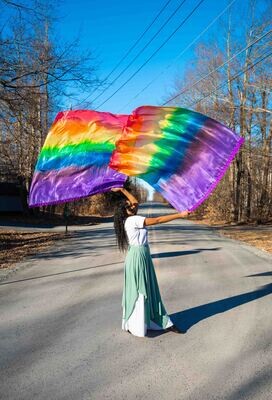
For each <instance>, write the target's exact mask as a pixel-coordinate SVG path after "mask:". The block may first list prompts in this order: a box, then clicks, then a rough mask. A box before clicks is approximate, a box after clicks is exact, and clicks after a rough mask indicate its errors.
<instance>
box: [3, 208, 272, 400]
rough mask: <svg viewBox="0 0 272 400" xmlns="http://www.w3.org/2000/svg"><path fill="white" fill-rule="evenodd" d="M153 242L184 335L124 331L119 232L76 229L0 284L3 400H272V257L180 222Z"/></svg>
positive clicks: (157, 230)
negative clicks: (116, 237) (117, 234)
mask: <svg viewBox="0 0 272 400" xmlns="http://www.w3.org/2000/svg"><path fill="white" fill-rule="evenodd" d="M149 211H150V210H149V209H148V207H143V208H142V209H141V210H140V212H139V213H140V214H142V215H146V214H147V213H148V212H149ZM153 212H155V213H158V214H162V213H166V212H169V210H168V209H165V208H161V207H159V206H158V205H154V208H153ZM73 229H76V228H73ZM149 239H150V246H151V251H152V255H153V258H154V265H155V269H156V273H157V278H158V281H159V286H160V291H161V295H162V298H163V301H164V305H165V307H166V309H167V311H168V313H169V314H170V315H171V317H172V319H173V320H174V322H175V323H176V324H177V325H178V326H180V327H182V328H183V329H184V328H185V329H186V330H187V332H186V334H184V335H179V334H175V333H172V332H154V331H153V332H151V331H150V333H149V336H148V337H145V338H137V337H134V336H132V335H130V334H129V333H126V332H124V331H122V330H121V316H122V310H121V297H122V287H123V260H124V256H123V255H122V254H119V253H118V251H117V249H116V246H115V239H114V235H113V227H112V223H105V224H101V225H97V226H91V227H81V228H78V229H76V231H75V232H74V237H72V238H69V239H67V240H65V241H60V242H57V243H56V245H55V247H53V248H51V249H48V250H46V252H44V253H43V254H40V255H39V256H36V257H33V258H31V259H29V260H28V261H26V262H24V263H22V265H21V266H20V268H19V269H18V270H17V271H16V273H14V274H12V275H11V276H10V277H9V278H8V279H7V280H5V281H2V282H0V398H1V400H32V399H33V400H34V399H35V400H90V399H95V400H100V399H110V400H115V399H116V400H121V399H128V400H134V399H149V400H153V399H154V400H155V399H156V400H157V399H162V400H164V399H167V400H183V399H184V400H213V399H220V400H221V399H222V400H223V399H224V400H252V399H254V400H271V398H272V345H271V332H272V308H271V297H272V296H271V293H272V283H271V277H272V258H271V256H269V255H266V254H265V253H264V252H261V251H259V250H255V249H254V248H252V247H250V246H247V245H243V244H241V243H239V242H235V241H233V240H230V239H226V238H222V237H219V236H217V235H216V234H215V233H214V232H213V231H212V230H210V229H208V228H206V227H204V226H199V225H196V224H193V223H192V222H188V221H184V220H179V221H173V222H171V223H168V224H164V225H160V226H158V227H153V228H152V229H151V228H150V230H149Z"/></svg>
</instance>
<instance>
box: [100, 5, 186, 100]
mask: <svg viewBox="0 0 272 400" xmlns="http://www.w3.org/2000/svg"><path fill="white" fill-rule="evenodd" d="M185 1H186V0H182V1H181V2H180V4H179V5H178V7H177V8H176V9H175V10H174V11H173V12H172V14H171V15H170V16H169V17H168V18H167V20H166V21H165V22H164V24H163V25H162V26H161V27H160V28H159V29H158V30H157V32H156V33H155V34H154V35H153V36H152V38H151V39H150V40H149V41H148V42H147V43H146V44H145V45H144V47H143V48H142V49H141V50H140V51H139V52H138V53H137V54H136V56H135V57H134V58H133V59H132V60H131V61H130V62H129V64H128V65H127V66H126V67H125V68H124V69H122V71H121V72H120V73H119V75H117V77H116V78H115V79H114V80H113V81H112V82H111V83H110V84H109V85H108V86H107V87H106V88H105V89H104V90H103V91H102V92H101V93H100V94H99V95H98V96H96V97H95V98H94V99H93V102H94V101H96V100H97V99H98V98H99V97H101V96H102V95H103V94H104V93H105V92H106V91H107V90H108V89H109V88H110V87H111V86H113V85H114V84H115V82H116V81H117V80H118V79H119V78H120V77H121V76H122V75H123V74H124V73H125V72H126V71H127V70H128V69H129V67H130V66H131V65H132V64H133V63H134V62H135V61H136V60H137V58H138V57H139V56H140V55H141V54H142V53H143V52H144V51H145V49H146V48H147V47H148V46H149V45H150V43H152V42H153V40H154V39H155V38H156V37H157V36H158V35H159V34H160V32H161V31H162V30H163V28H164V27H165V26H166V25H167V24H168V22H169V21H171V19H172V18H173V17H174V16H175V15H176V13H177V12H178V11H179V9H180V8H181V7H182V6H183V4H184V3H185Z"/></svg>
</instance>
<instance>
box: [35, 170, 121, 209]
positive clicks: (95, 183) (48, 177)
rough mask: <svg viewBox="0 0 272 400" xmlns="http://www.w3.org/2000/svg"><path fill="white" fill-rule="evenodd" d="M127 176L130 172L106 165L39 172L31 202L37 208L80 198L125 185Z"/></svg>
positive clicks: (36, 175) (36, 174)
mask: <svg viewBox="0 0 272 400" xmlns="http://www.w3.org/2000/svg"><path fill="white" fill-rule="evenodd" d="M126 179H127V176H126V175H124V174H121V173H120V172H117V171H114V170H113V169H111V168H109V167H106V166H105V167H99V168H91V169H90V168H89V167H85V168H77V167H68V168H64V169H61V170H53V171H47V172H35V173H34V176H33V180H32V184H31V185H32V190H31V193H30V196H29V199H28V205H29V207H37V206H43V205H49V204H58V203H64V202H68V201H72V200H76V199H80V198H82V197H86V196H90V195H93V194H96V193H102V192H106V191H108V190H110V189H111V188H114V187H120V186H123V185H124V183H125V181H126Z"/></svg>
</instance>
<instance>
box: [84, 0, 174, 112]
mask: <svg viewBox="0 0 272 400" xmlns="http://www.w3.org/2000/svg"><path fill="white" fill-rule="evenodd" d="M171 1H172V0H168V1H166V3H164V5H163V7H162V8H161V9H160V11H159V12H158V14H157V15H156V17H155V18H154V19H153V21H152V22H151V23H150V24H149V25H148V26H147V27H146V29H145V30H144V32H143V33H142V34H141V35H140V36H139V38H138V39H137V40H136V42H134V43H133V45H132V46H131V47H130V48H129V49H128V51H127V52H126V53H125V54H124V56H123V57H122V58H121V60H120V61H119V62H118V63H117V64H116V65H115V67H114V68H113V69H112V70H111V71H110V73H109V74H108V75H107V76H106V78H105V79H104V80H103V81H102V82H101V84H100V86H101V85H103V83H104V82H107V80H108V79H109V77H110V76H111V75H112V74H113V73H114V72H115V71H116V70H117V68H118V67H119V66H120V65H121V64H122V62H123V61H124V60H125V59H126V58H127V57H128V55H129V54H130V53H131V52H132V50H133V49H134V48H135V47H136V46H137V44H138V43H139V42H140V41H141V40H142V38H143V37H144V36H145V34H146V33H147V32H148V31H149V29H150V28H151V27H152V26H153V25H154V23H155V22H156V21H157V19H158V18H159V17H160V15H161V14H162V13H163V11H164V10H165V9H166V7H167V6H168V4H169V3H171ZM98 88H99V87H98ZM98 88H96V89H95V90H94V91H93V92H92V93H91V94H89V95H88V96H87V97H86V98H85V99H84V100H82V101H81V102H80V103H79V104H82V103H84V102H85V101H86V100H88V99H89V98H90V97H91V96H92V95H93V94H94V93H95V92H96V91H97V90H98ZM106 90H107V89H106Z"/></svg>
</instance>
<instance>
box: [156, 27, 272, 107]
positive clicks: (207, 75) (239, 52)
mask: <svg viewBox="0 0 272 400" xmlns="http://www.w3.org/2000/svg"><path fill="white" fill-rule="evenodd" d="M271 32H272V29H270V31H268V32H266V33H264V34H263V35H262V36H261V37H259V38H258V39H255V40H254V41H253V42H251V43H250V44H248V45H247V46H245V47H244V48H243V49H242V50H240V51H238V52H237V53H235V54H234V55H233V56H232V57H230V58H228V59H227V60H226V61H225V62H223V63H222V64H220V65H219V66H218V67H216V68H215V69H213V70H212V71H211V72H209V73H208V74H206V75H205V76H203V77H202V78H200V79H198V80H197V81H196V82H194V83H193V84H192V85H188V86H186V87H185V88H184V89H182V91H181V92H179V93H178V94H176V95H175V96H173V97H171V98H170V99H169V100H167V101H166V102H164V103H163V104H162V105H163V106H164V105H166V104H168V103H169V102H170V101H173V100H175V99H176V98H177V97H179V96H181V95H182V94H184V93H185V92H187V91H188V90H190V89H192V88H193V87H194V86H195V85H197V84H198V83H200V82H202V81H203V80H204V79H206V78H208V77H209V76H211V75H212V74H213V73H214V72H216V71H218V70H219V69H220V68H222V67H224V65H226V64H228V63H229V62H230V61H232V60H233V59H235V58H236V57H238V56H239V55H240V54H241V53H243V52H244V51H246V50H247V49H248V48H249V47H252V46H253V45H254V44H256V43H257V42H259V41H260V40H261V39H263V38H264V37H265V36H267V35H269V34H270V33H271Z"/></svg>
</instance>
